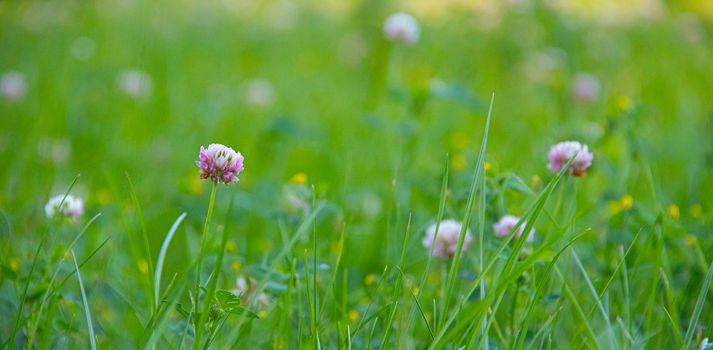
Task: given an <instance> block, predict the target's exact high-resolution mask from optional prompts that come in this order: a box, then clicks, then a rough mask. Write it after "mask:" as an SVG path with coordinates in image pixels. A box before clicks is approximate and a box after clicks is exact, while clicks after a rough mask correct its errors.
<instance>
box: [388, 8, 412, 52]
mask: <svg viewBox="0 0 713 350" xmlns="http://www.w3.org/2000/svg"><path fill="white" fill-rule="evenodd" d="M420 35H421V29H420V28H419V26H418V22H417V21H416V19H415V18H413V16H411V15H409V14H406V13H403V12H397V13H395V14H393V15H391V16H389V18H387V19H386V22H385V23H384V36H385V37H386V39H388V40H391V41H399V42H402V43H404V44H406V45H412V44H415V43H416V42H418V39H419V37H420Z"/></svg>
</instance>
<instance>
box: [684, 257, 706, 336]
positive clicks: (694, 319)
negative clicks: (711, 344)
mask: <svg viewBox="0 0 713 350" xmlns="http://www.w3.org/2000/svg"><path fill="white" fill-rule="evenodd" d="M711 280H713V263H711V265H710V267H708V274H707V275H706V279H705V280H704V281H703V286H701V291H700V293H698V300H697V301H696V306H695V308H693V315H691V321H690V322H689V323H688V329H687V330H686V337H685V340H686V348H690V347H691V342H692V341H693V335H694V334H695V332H696V326H697V325H698V320H699V319H700V318H701V312H703V304H704V303H705V301H706V295H708V288H710V285H711Z"/></svg>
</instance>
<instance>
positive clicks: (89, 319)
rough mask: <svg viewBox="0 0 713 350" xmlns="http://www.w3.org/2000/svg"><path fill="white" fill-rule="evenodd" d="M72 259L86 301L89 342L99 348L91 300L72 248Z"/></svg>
mask: <svg viewBox="0 0 713 350" xmlns="http://www.w3.org/2000/svg"><path fill="white" fill-rule="evenodd" d="M72 260H74V269H75V271H77V280H78V281H79V290H80V291H81V292H82V302H83V303H84V315H85V316H86V318H87V331H88V332H89V344H90V345H91V347H92V350H96V349H97V343H96V338H95V336H94V326H93V325H92V314H91V312H90V311H89V302H88V301H87V293H86V292H85V291H84V283H83V282H82V274H81V273H80V272H79V265H77V257H76V256H75V255H74V250H72Z"/></svg>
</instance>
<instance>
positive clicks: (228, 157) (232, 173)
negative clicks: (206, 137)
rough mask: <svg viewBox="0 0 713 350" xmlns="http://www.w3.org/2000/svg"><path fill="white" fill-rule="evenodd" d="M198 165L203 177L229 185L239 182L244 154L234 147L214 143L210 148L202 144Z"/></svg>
mask: <svg viewBox="0 0 713 350" xmlns="http://www.w3.org/2000/svg"><path fill="white" fill-rule="evenodd" d="M196 165H197V166H198V167H199V168H200V169H201V179H210V180H211V181H213V182H215V183H223V184H226V185H229V184H231V183H233V182H238V174H240V172H241V171H243V155H242V154H240V152H235V151H234V150H233V149H232V148H230V147H227V146H224V145H221V144H217V143H213V144H210V145H208V148H204V147H203V146H201V150H200V153H199V154H198V161H196Z"/></svg>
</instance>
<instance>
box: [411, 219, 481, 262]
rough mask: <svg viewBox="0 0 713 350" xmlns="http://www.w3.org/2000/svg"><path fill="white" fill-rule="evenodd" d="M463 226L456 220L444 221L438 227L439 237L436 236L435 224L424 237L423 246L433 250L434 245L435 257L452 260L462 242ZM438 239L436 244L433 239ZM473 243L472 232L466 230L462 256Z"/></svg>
mask: <svg viewBox="0 0 713 350" xmlns="http://www.w3.org/2000/svg"><path fill="white" fill-rule="evenodd" d="M462 228H463V225H462V224H461V223H460V222H458V221H455V220H443V221H441V224H440V225H439V227H438V235H436V223H433V224H432V225H431V226H429V227H428V229H427V230H426V236H425V237H423V241H422V243H423V246H424V247H425V248H426V249H431V245H433V256H434V257H439V258H444V259H451V258H453V256H454V255H455V254H456V250H457V249H458V241H459V240H460V232H461V230H462ZM434 236H435V237H436V240H435V242H434V240H433V238H434ZM472 241H473V236H472V235H471V233H470V230H468V229H466V231H465V238H464V239H463V248H462V250H461V254H462V253H464V252H465V251H466V250H468V248H469V247H470V243H471V242H472Z"/></svg>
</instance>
